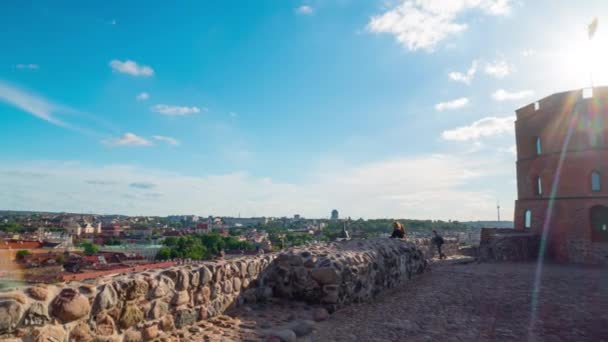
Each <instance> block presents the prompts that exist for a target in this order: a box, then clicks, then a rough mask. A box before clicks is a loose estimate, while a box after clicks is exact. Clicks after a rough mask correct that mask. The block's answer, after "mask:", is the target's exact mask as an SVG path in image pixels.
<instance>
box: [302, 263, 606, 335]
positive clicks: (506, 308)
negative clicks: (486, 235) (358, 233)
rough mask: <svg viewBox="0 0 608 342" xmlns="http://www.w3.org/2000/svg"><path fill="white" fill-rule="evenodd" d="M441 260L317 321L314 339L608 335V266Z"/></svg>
mask: <svg viewBox="0 0 608 342" xmlns="http://www.w3.org/2000/svg"><path fill="white" fill-rule="evenodd" d="M535 274H536V264H532V263H529V264H522V263H499V264H487V263H486V264H466V265H459V264H450V262H447V263H441V264H440V263H435V264H434V265H433V266H432V269H431V271H430V272H428V273H426V274H424V275H423V276H421V277H420V278H418V279H416V281H413V282H411V283H408V284H406V285H404V286H402V287H399V288H395V289H391V290H389V291H386V292H384V293H383V294H381V295H380V296H379V297H377V299H376V300H375V301H374V302H372V303H364V304H357V305H352V306H349V307H347V308H344V309H342V310H339V311H337V312H336V313H334V314H333V315H331V317H330V318H329V319H328V320H327V321H324V322H320V323H319V324H317V325H316V327H315V331H314V332H313V333H312V335H311V336H310V338H311V339H312V341H608V269H606V268H603V269H602V268H591V267H581V266H563V265H545V266H544V269H543V272H542V278H541V280H542V281H541V284H540V287H539V289H540V290H539V295H538V297H537V301H536V302H537V303H538V305H537V306H536V308H537V309H536V315H535V316H536V319H535V320H534V321H533V323H532V324H531V323H530V322H531V318H532V316H533V314H532V303H533V301H534V298H533V297H534V296H533V288H534V284H535Z"/></svg>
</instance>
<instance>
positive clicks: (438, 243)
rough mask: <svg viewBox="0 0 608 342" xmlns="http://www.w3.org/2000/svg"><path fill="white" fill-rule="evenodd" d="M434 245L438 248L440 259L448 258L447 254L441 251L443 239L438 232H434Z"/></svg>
mask: <svg viewBox="0 0 608 342" xmlns="http://www.w3.org/2000/svg"><path fill="white" fill-rule="evenodd" d="M431 241H432V242H433V244H434V245H435V246H437V252H438V253H439V259H445V258H447V257H446V255H445V254H443V252H442V251H441V246H443V243H444V241H443V237H442V236H441V235H439V233H437V231H436V230H433V238H432V239H431Z"/></svg>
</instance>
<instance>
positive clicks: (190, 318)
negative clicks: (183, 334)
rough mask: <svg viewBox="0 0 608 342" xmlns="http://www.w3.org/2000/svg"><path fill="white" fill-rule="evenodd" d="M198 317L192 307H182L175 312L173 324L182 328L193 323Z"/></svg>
mask: <svg viewBox="0 0 608 342" xmlns="http://www.w3.org/2000/svg"><path fill="white" fill-rule="evenodd" d="M197 319H198V313H197V312H196V310H194V309H182V310H179V311H177V313H176V314H175V326H176V327H177V328H182V327H185V326H188V325H191V324H193V323H194V322H196V321H197Z"/></svg>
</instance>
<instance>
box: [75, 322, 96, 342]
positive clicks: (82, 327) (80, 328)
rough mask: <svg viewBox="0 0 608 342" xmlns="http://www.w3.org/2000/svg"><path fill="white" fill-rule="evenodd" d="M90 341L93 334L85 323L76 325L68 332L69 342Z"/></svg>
mask: <svg viewBox="0 0 608 342" xmlns="http://www.w3.org/2000/svg"><path fill="white" fill-rule="evenodd" d="M91 340H93V333H92V332H91V329H90V328H89V325H88V324H86V323H85V322H80V323H78V325H76V326H75V327H74V329H72V331H71V332H70V342H87V341H91Z"/></svg>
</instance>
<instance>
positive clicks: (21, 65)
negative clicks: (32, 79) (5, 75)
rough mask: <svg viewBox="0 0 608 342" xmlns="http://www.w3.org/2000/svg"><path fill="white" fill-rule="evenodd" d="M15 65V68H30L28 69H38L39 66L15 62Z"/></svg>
mask: <svg viewBox="0 0 608 342" xmlns="http://www.w3.org/2000/svg"><path fill="white" fill-rule="evenodd" d="M15 67H16V68H17V69H30V70H37V69H40V66H39V65H38V64H17V65H15Z"/></svg>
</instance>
